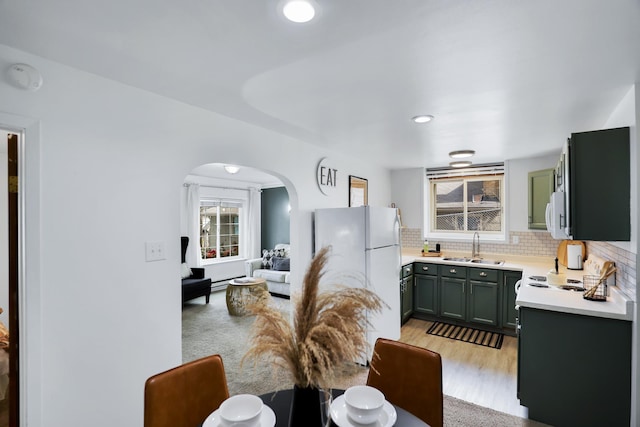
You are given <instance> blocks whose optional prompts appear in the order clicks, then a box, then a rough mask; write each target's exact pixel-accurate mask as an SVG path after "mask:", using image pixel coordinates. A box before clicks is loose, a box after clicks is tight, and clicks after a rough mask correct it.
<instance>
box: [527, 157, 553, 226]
mask: <svg viewBox="0 0 640 427" xmlns="http://www.w3.org/2000/svg"><path fill="white" fill-rule="evenodd" d="M553 172H554V169H553V168H551V169H544V170H539V171H535V172H529V179H528V183H529V217H528V223H529V229H530V230H546V229H547V224H546V222H545V209H546V207H547V203H549V198H550V196H551V193H553V188H554V186H555V185H554V175H553Z"/></svg>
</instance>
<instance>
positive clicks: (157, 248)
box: [145, 242, 166, 262]
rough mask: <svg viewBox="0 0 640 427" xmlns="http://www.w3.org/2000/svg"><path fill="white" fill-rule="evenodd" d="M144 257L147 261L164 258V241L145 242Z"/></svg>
mask: <svg viewBox="0 0 640 427" xmlns="http://www.w3.org/2000/svg"><path fill="white" fill-rule="evenodd" d="M145 259H146V261H147V262H149V261H160V260H163V259H166V258H165V254H164V242H146V243H145Z"/></svg>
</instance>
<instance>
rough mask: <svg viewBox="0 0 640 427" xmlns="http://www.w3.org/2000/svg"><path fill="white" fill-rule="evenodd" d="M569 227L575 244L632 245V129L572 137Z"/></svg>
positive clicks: (570, 150) (603, 131)
mask: <svg viewBox="0 0 640 427" xmlns="http://www.w3.org/2000/svg"><path fill="white" fill-rule="evenodd" d="M568 147H569V205H570V209H569V225H570V232H571V235H572V236H573V238H574V239H576V240H597V241H629V240H630V238H631V192H630V185H631V180H630V176H631V175H630V163H629V158H630V152H629V128H628V127H623V128H616V129H605V130H599V131H593V132H581V133H572V134H571V139H570V140H569V142H568Z"/></svg>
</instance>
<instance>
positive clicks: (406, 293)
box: [400, 264, 413, 324]
mask: <svg viewBox="0 0 640 427" xmlns="http://www.w3.org/2000/svg"><path fill="white" fill-rule="evenodd" d="M412 314H413V265H411V264H409V265H403V266H402V269H401V270H400V322H401V324H403V323H405V322H406V321H407V320H409V318H410V317H411V315H412Z"/></svg>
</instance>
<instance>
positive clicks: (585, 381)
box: [518, 307, 632, 427]
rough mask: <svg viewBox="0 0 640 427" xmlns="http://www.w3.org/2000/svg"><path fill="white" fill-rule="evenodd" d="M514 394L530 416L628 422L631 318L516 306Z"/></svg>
mask: <svg viewBox="0 0 640 427" xmlns="http://www.w3.org/2000/svg"><path fill="white" fill-rule="evenodd" d="M518 321H519V333H518V398H519V399H520V404H521V405H523V406H526V407H527V408H528V417H529V419H532V420H536V421H540V422H543V423H546V424H549V425H553V426H557V427H563V426H581V427H591V426H628V425H629V423H630V413H631V323H632V322H631V321H624V320H616V319H608V318H602V317H595V316H586V315H577V314H569V313H561V312H556V311H550V310H542V309H537V308H530V307H520V310H519V318H518Z"/></svg>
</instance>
